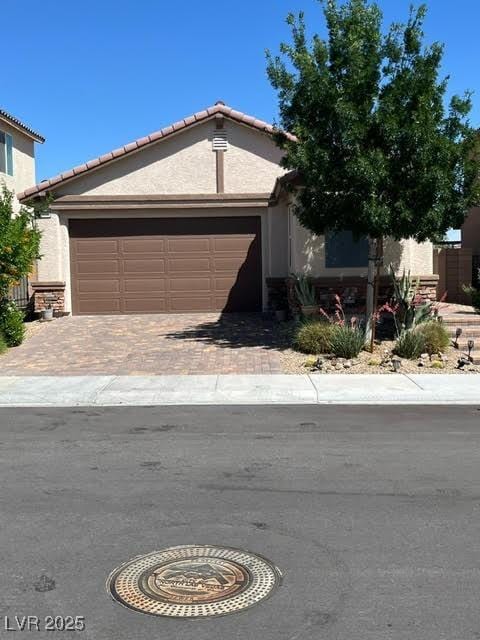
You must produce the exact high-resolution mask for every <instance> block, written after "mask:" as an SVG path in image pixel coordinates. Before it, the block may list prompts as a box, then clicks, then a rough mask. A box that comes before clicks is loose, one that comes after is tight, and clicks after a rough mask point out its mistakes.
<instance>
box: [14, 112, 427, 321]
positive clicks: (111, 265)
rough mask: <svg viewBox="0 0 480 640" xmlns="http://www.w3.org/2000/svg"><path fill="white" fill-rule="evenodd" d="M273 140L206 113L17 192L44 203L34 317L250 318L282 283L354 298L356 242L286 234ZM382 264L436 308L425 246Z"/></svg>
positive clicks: (287, 207)
mask: <svg viewBox="0 0 480 640" xmlns="http://www.w3.org/2000/svg"><path fill="white" fill-rule="evenodd" d="M273 133H274V128H273V126H272V125H270V124H267V123H266V122H262V121H261V120H258V119H257V118H254V117H252V116H249V115H246V114H244V113H241V112H239V111H236V110H234V109H232V108H230V107H228V106H226V105H225V104H224V103H223V102H217V103H216V104H215V105H214V106H212V107H210V108H208V109H205V110H204V111H200V112H199V113H196V114H194V115H192V116H190V117H187V118H185V119H183V120H180V121H179V122H176V123H174V124H172V125H171V126H169V127H166V128H164V129H162V130H160V131H157V132H155V133H152V134H151V135H148V136H145V137H144V138H140V139H139V140H136V141H135V142H132V143H130V144H127V145H125V146H124V147H121V148H120V149H115V150H114V151H111V152H110V153H107V154H105V155H103V156H101V157H99V158H96V159H94V160H91V161H89V162H86V163H85V164H82V165H80V166H78V167H75V168H73V169H71V170H70V171H67V172H65V173H62V174H61V175H58V176H56V177H54V178H51V179H50V180H45V181H43V182H41V183H40V184H38V185H36V186H34V187H31V188H28V189H26V190H25V191H23V193H20V194H19V196H18V197H19V199H20V200H21V201H23V202H27V201H28V200H29V199H32V198H43V197H45V196H46V195H47V194H49V195H50V197H51V198H52V200H51V203H50V206H49V213H48V214H47V216H46V217H43V218H42V219H41V220H39V225H40V227H41V230H42V233H43V235H42V249H41V253H42V254H43V257H42V259H41V260H40V261H39V264H38V281H37V282H35V283H33V288H34V291H35V305H36V306H35V308H36V310H37V311H38V310H41V308H42V307H43V306H45V305H46V304H51V305H52V306H53V307H54V308H55V309H56V310H57V312H59V313H73V314H85V315H91V314H135V313H183V312H209V311H212V312H215V311H226V312H231V311H235V312H236V311H261V310H266V309H268V307H269V304H270V303H271V302H272V300H273V299H275V300H277V302H278V299H279V297H281V296H282V295H284V293H285V291H287V290H291V287H290V288H289V283H290V280H289V276H290V275H291V274H292V273H306V274H309V275H310V276H312V277H314V278H315V281H316V283H317V286H318V287H319V289H320V290H322V288H323V289H325V290H339V291H340V290H341V289H342V288H346V287H349V288H352V287H354V288H361V287H364V285H365V276H366V270H367V269H366V267H367V263H366V247H365V243H354V242H353V240H352V238H351V237H350V236H349V234H348V233H344V234H339V235H337V236H329V235H328V234H327V236H326V237H324V236H322V237H316V236H312V235H311V234H310V233H308V232H307V231H306V230H305V229H304V228H302V227H301V226H300V225H299V223H298V221H297V218H296V217H295V215H294V214H293V211H292V201H293V198H294V193H292V190H291V189H287V188H286V184H287V182H289V181H290V180H291V179H292V174H287V175H285V170H284V169H283V168H282V167H281V166H280V160H281V157H282V152H281V150H280V149H279V148H278V147H277V146H276V145H275V142H274V140H273V136H272V134H273ZM293 179H294V178H293ZM385 262H386V264H388V263H389V262H392V263H394V264H395V266H396V268H397V270H398V271H402V270H403V269H406V270H407V271H408V270H409V271H411V273H412V275H415V276H420V278H421V281H422V291H423V293H424V295H425V296H428V297H435V286H436V279H437V276H435V275H434V274H433V265H432V246H431V244H430V243H425V244H422V245H419V244H417V243H416V242H414V241H413V240H408V241H405V242H402V243H397V242H387V247H386V259H385ZM282 292H283V293H282Z"/></svg>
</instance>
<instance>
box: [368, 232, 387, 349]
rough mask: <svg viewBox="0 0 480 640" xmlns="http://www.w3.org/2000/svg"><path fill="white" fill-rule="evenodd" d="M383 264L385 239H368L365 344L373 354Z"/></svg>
mask: <svg viewBox="0 0 480 640" xmlns="http://www.w3.org/2000/svg"><path fill="white" fill-rule="evenodd" d="M382 262H383V238H369V239H368V277H367V306H366V309H365V315H366V325H365V344H366V345H367V346H368V348H369V349H370V351H371V352H373V342H374V340H375V317H374V314H375V311H376V310H377V304H378V287H379V284H380V267H381V265H382Z"/></svg>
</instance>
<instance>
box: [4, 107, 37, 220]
mask: <svg viewBox="0 0 480 640" xmlns="http://www.w3.org/2000/svg"><path fill="white" fill-rule="evenodd" d="M35 142H40V143H43V142H45V139H44V138H43V137H42V136H41V135H40V134H38V133H35V131H33V130H32V129H30V127H28V126H27V125H26V124H23V122H20V120H18V119H17V118H15V117H14V116H12V115H10V114H9V113H7V112H6V111H3V109H0V185H2V184H5V185H6V187H7V188H8V189H9V190H10V191H13V192H14V193H15V194H16V193H18V192H20V191H23V190H24V189H26V188H27V187H31V186H32V184H34V183H35ZM15 208H18V201H17V200H15Z"/></svg>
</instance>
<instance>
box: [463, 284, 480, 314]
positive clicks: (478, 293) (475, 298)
mask: <svg viewBox="0 0 480 640" xmlns="http://www.w3.org/2000/svg"><path fill="white" fill-rule="evenodd" d="M463 290H464V291H465V293H468V295H469V296H470V298H471V300H472V307H473V308H474V309H475V311H476V312H477V313H480V289H477V288H476V287H473V286H472V287H466V286H465V285H463Z"/></svg>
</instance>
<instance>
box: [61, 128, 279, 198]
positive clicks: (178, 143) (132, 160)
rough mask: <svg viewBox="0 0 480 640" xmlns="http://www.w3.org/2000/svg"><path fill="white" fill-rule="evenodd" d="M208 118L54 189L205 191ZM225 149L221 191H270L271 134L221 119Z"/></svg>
mask: <svg viewBox="0 0 480 640" xmlns="http://www.w3.org/2000/svg"><path fill="white" fill-rule="evenodd" d="M214 127H215V124H214V122H213V121H212V120H210V121H208V122H206V123H204V124H200V125H197V126H193V127H191V128H189V129H186V130H184V131H181V132H179V133H178V134H176V135H174V136H172V137H169V138H167V139H165V140H161V141H159V142H158V143H157V144H154V145H152V146H150V147H147V148H146V149H142V150H140V151H138V152H137V153H133V154H130V155H128V156H127V157H124V158H120V159H119V160H117V161H116V162H112V163H111V164H108V165H107V166H105V167H102V168H99V169H97V170H96V171H94V172H92V173H90V174H87V175H85V176H84V177H79V178H76V179H75V180H72V181H71V182H68V183H67V184H65V185H64V186H62V187H61V188H59V189H57V190H56V191H55V193H56V195H58V196H62V195H65V194H69V195H71V194H74V195H80V194H81V195H95V196H99V195H115V196H119V195H150V194H197V193H198V194H205V193H215V191H216V154H215V153H214V152H213V150H212V136H213V132H214ZM225 129H226V132H227V137H228V150H227V151H226V152H225V154H224V164H225V192H226V193H270V192H271V191H272V189H273V185H274V184H275V180H276V178H277V177H278V176H279V175H281V174H282V173H283V170H282V169H281V168H280V166H279V161H280V157H281V152H280V150H279V149H278V148H277V147H276V146H275V144H274V143H273V141H272V140H271V138H270V137H269V136H267V135H265V134H262V133H260V132H258V131H254V130H253V129H251V128H249V127H246V126H242V125H239V124H236V123H233V122H227V123H225Z"/></svg>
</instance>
